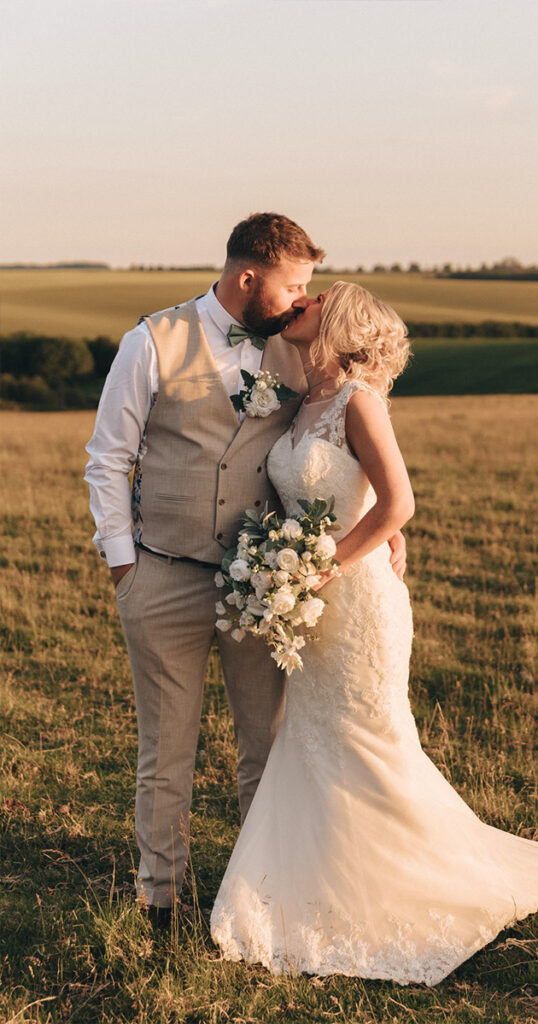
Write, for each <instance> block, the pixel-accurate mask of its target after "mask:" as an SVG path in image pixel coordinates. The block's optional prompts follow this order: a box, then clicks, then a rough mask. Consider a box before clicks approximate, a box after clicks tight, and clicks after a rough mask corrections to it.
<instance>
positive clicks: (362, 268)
mask: <svg viewBox="0 0 538 1024" xmlns="http://www.w3.org/2000/svg"><path fill="white" fill-rule="evenodd" d="M355 273H356V274H364V267H363V266H361V265H360V264H359V266H358V267H355Z"/></svg>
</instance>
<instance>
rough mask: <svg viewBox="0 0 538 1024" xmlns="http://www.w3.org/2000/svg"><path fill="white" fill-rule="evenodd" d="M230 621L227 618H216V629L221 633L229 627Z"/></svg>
mask: <svg viewBox="0 0 538 1024" xmlns="http://www.w3.org/2000/svg"><path fill="white" fill-rule="evenodd" d="M230 626H231V622H230V620H229V619H217V629H220V630H221V631H222V632H223V633H226V631H227V630H228V629H229V628H230Z"/></svg>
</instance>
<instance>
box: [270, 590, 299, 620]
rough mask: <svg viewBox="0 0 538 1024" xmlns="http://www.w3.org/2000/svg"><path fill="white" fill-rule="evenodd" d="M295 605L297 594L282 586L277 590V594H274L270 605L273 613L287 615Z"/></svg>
mask: <svg viewBox="0 0 538 1024" xmlns="http://www.w3.org/2000/svg"><path fill="white" fill-rule="evenodd" d="M294 607H295V595H294V594H293V593H292V591H291V590H290V589H289V588H288V587H286V586H284V587H281V588H280V590H277V592H276V594H274V595H273V599H272V601H271V605H270V608H271V611H272V613H273V615H285V614H286V613H287V612H291V610H292V608H294Z"/></svg>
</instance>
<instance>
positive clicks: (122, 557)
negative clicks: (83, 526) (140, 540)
mask: <svg viewBox="0 0 538 1024" xmlns="http://www.w3.org/2000/svg"><path fill="white" fill-rule="evenodd" d="M94 543H95V546H96V548H97V550H98V552H99V554H100V555H101V558H104V559H106V561H107V564H108V566H109V568H111V569H112V568H113V567H114V566H115V565H129V564H131V563H132V562H136V553H135V546H134V542H133V538H132V536H131V534H129V535H126V534H124V535H123V536H121V537H109V538H108V539H107V540H103V539H102V538H101V537H96V538H94Z"/></svg>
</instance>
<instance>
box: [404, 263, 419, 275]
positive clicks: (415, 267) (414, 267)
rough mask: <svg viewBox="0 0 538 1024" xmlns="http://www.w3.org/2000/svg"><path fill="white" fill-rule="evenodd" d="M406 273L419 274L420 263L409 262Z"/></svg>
mask: <svg viewBox="0 0 538 1024" xmlns="http://www.w3.org/2000/svg"><path fill="white" fill-rule="evenodd" d="M407 273H408V274H420V263H410V264H409V266H408V268H407Z"/></svg>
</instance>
